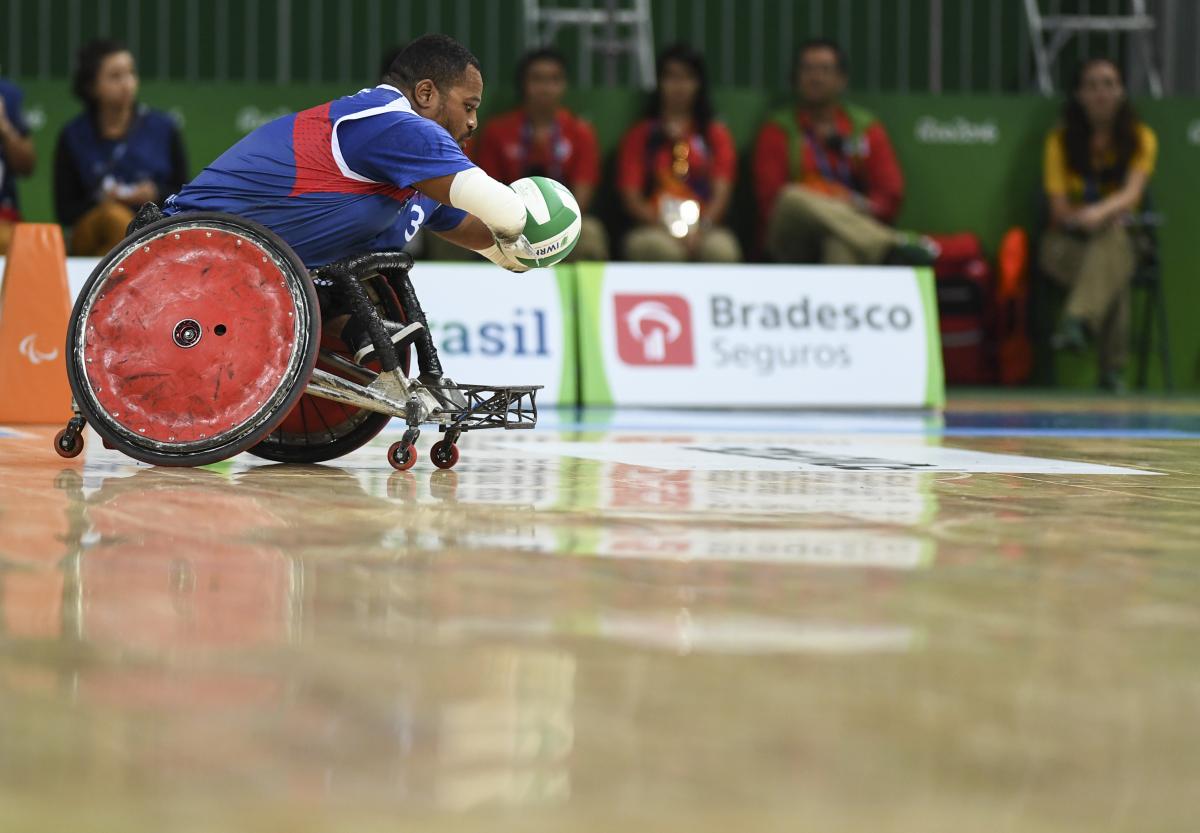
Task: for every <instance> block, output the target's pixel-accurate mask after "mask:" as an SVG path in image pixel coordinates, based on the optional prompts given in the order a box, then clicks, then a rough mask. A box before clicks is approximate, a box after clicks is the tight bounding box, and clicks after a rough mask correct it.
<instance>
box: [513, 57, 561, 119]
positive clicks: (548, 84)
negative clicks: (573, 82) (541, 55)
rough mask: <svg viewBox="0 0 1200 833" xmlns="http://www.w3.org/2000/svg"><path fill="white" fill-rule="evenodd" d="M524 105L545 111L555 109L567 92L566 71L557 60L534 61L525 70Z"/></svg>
mask: <svg viewBox="0 0 1200 833" xmlns="http://www.w3.org/2000/svg"><path fill="white" fill-rule="evenodd" d="M523 91H524V93H525V105H526V106H527V107H529V108H531V109H533V110H537V111H539V112H545V111H550V110H557V109H558V108H559V105H561V104H562V100H563V96H564V95H565V94H566V92H567V73H566V72H564V71H563V68H562V65H561V64H559V63H558V61H552V60H548V59H547V60H542V61H534V62H533V63H532V64H530V65H529V67H528V68H527V69H526V70H525V84H524V90H523Z"/></svg>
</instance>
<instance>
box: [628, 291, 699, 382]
mask: <svg viewBox="0 0 1200 833" xmlns="http://www.w3.org/2000/svg"><path fill="white" fill-rule="evenodd" d="M613 302H614V304H615V305H616V324H617V355H618V356H620V358H621V361H623V362H624V363H625V364H632V365H649V366H676V367H678V366H691V365H693V364H695V363H696V359H695V350H694V349H693V346H692V310H691V308H690V307H689V306H688V302H687V299H686V298H684V297H683V296H681V295H614V296H613Z"/></svg>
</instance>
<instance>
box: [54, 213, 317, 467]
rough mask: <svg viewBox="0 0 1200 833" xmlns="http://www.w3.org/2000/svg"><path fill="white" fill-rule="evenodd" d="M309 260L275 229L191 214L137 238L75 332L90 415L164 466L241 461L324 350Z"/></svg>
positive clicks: (71, 355)
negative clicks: (320, 348)
mask: <svg viewBox="0 0 1200 833" xmlns="http://www.w3.org/2000/svg"><path fill="white" fill-rule="evenodd" d="M320 338H321V333H320V316H319V314H318V306H317V297H316V293H315V291H314V289H313V286H312V281H311V280H310V279H309V276H308V271H307V270H306V269H305V267H304V264H303V263H302V262H301V261H300V260H299V258H297V257H296V255H295V253H294V252H292V250H291V249H290V248H289V247H288V246H287V244H285V243H284V242H283V241H282V240H280V239H279V238H278V237H276V236H275V235H274V234H273V233H272V232H270V231H269V230H267V229H266V228H264V227H262V226H260V225H258V224H257V223H252V222H249V221H247V220H243V219H241V218H238V217H232V216H229V215H225V214H213V213H196V214H182V215H179V216H176V217H169V218H166V219H164V220H160V221H158V222H156V223H152V224H150V225H149V226H146V227H145V228H143V229H141V230H139V231H137V232H135V233H134V234H132V235H131V236H129V237H127V238H126V239H125V240H124V241H122V243H121V244H120V245H119V246H118V247H117V248H116V249H114V250H113V251H112V252H111V253H110V254H109V255H108V257H106V258H105V259H104V260H103V261H101V263H100V265H99V266H97V267H96V270H95V271H94V272H93V273H92V275H91V277H90V278H89V279H88V281H87V283H86V284H85V285H84V287H83V291H82V292H81V293H80V296H79V299H78V301H77V302H76V304H75V309H74V311H73V313H72V316H71V325H70V328H69V331H68V336H67V356H68V361H67V373H68V376H69V378H70V382H71V390H72V392H73V393H74V395H75V399H76V402H77V403H78V405H79V408H80V410H81V411H82V412H83V414H84V416H86V417H87V420H88V422H89V423H91V425H92V426H93V427H94V428H95V429H96V430H97V431H98V432H99V433H100V435H101V436H102V437H103V438H104V439H105V440H106V441H107V442H108V443H109V444H111V445H112V446H114V447H115V448H117V449H119V450H120V451H123V452H125V453H126V454H128V455H129V456H131V457H134V458H136V459H138V460H142V461H144V462H147V463H156V464H160V465H177V466H196V465H204V464H206V463H213V462H216V461H218V460H223V459H225V458H227V457H231V456H233V455H234V454H237V453H238V452H240V451H244V450H245V449H247V448H249V447H250V446H253V445H254V444H256V443H257V442H258V441H259V440H261V439H262V438H263V437H264V436H266V435H267V434H269V433H270V432H271V430H272V429H273V428H274V427H275V425H276V424H277V423H278V422H279V421H280V420H281V419H283V417H284V416H285V415H286V414H287V413H288V412H289V411H290V410H291V408H292V406H293V405H294V404H295V403H296V401H297V400H298V399H299V398H300V396H301V395H302V394H303V393H304V388H305V386H306V385H307V384H308V379H309V376H311V375H312V369H313V366H314V364H315V363H316V357H317V347H318V344H319V342H320Z"/></svg>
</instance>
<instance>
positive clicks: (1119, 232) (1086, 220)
mask: <svg viewBox="0 0 1200 833" xmlns="http://www.w3.org/2000/svg"><path fill="white" fill-rule="evenodd" d="M1157 154H1158V139H1157V137H1155V135H1154V131H1153V130H1151V129H1150V128H1149V127H1147V126H1146V125H1145V124H1143V123H1142V122H1141V120H1140V119H1139V118H1138V116H1137V113H1136V112H1135V111H1134V109H1133V105H1131V104H1130V103H1129V99H1128V98H1127V97H1126V95H1125V85H1124V83H1123V81H1122V78H1121V71H1120V69H1118V68H1117V65H1116V64H1114V63H1113V62H1112V61H1110V60H1108V59H1106V58H1093V59H1091V60H1089V61H1086V62H1085V63H1084V64H1083V65H1082V66H1081V67H1080V68H1079V71H1078V73H1077V74H1076V78H1075V84H1074V87H1073V89H1072V92H1071V94H1070V95H1069V96H1068V98H1067V101H1066V104H1065V105H1064V107H1063V114H1062V120H1061V122H1060V124H1059V125H1058V126H1057V127H1056V128H1055V129H1054V130H1053V131H1051V133H1050V135H1049V136H1047V137H1046V148H1045V163H1044V171H1043V174H1044V187H1045V191H1046V197H1047V199H1048V201H1049V204H1050V229H1049V230H1048V231H1047V233H1046V234H1045V236H1044V238H1043V240H1042V247H1041V252H1040V254H1039V259H1040V263H1041V267H1042V270H1043V271H1044V272H1046V273H1047V274H1048V275H1050V277H1051V278H1053V279H1054V280H1056V281H1058V282H1059V283H1061V284H1063V285H1064V286H1066V287H1067V288H1068V296H1067V304H1066V308H1065V310H1064V312H1063V319H1062V322H1061V324H1060V326H1059V329H1058V331H1057V332H1056V333H1055V334H1054V338H1053V342H1052V343H1053V346H1054V347H1055V349H1059V350H1073V351H1077V352H1081V351H1083V350H1085V349H1086V348H1087V347H1088V346H1089V344H1090V342H1091V341H1092V340H1093V339H1096V340H1097V341H1098V343H1099V347H1100V383H1101V385H1102V386H1103V387H1106V388H1108V389H1110V390H1114V391H1120V390H1123V388H1124V382H1123V371H1124V367H1125V360H1126V358H1127V356H1128V352H1129V346H1128V345H1129V284H1130V281H1131V280H1132V278H1133V274H1134V270H1135V268H1136V265H1137V263H1136V252H1135V250H1134V245H1133V241H1132V239H1131V238H1130V235H1129V230H1128V227H1129V223H1130V219H1131V216H1132V213H1133V212H1134V211H1136V210H1137V208H1138V206H1139V205H1140V204H1141V202H1142V196H1143V194H1144V193H1145V190H1146V184H1147V183H1148V182H1149V181H1150V176H1151V175H1152V174H1153V173H1154V162H1155V157H1156V156H1157Z"/></svg>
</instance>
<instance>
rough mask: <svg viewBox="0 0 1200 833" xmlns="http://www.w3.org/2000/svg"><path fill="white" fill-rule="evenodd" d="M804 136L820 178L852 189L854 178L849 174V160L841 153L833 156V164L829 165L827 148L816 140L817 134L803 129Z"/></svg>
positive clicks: (820, 141) (819, 140)
mask: <svg viewBox="0 0 1200 833" xmlns="http://www.w3.org/2000/svg"><path fill="white" fill-rule="evenodd" d="M804 136H805V138H806V139H808V145H809V147H810V148H812V155H813V160H814V161H815V162H816V163H817V169H818V170H819V171H820V172H821V177H822V178H823V179H826V180H830V181H833V182H840V183H841V184H842V185H845V186H846V187H847V188H852V187H854V178H853V176H852V174H851V172H850V160H849V159H847V158H846V157H845V156H843V155H842V154H841V153H837V154H834V155H833V164H832V165H830V163H829V156H830V153H829V150H830V149H829V146H828V145H827V144H826V143H825V142H823V141H822V140H821V139H819V138H817V134H816V133H814V132H813V131H812V130H811V129H805V131H804ZM844 141H845V140H843V142H844Z"/></svg>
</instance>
